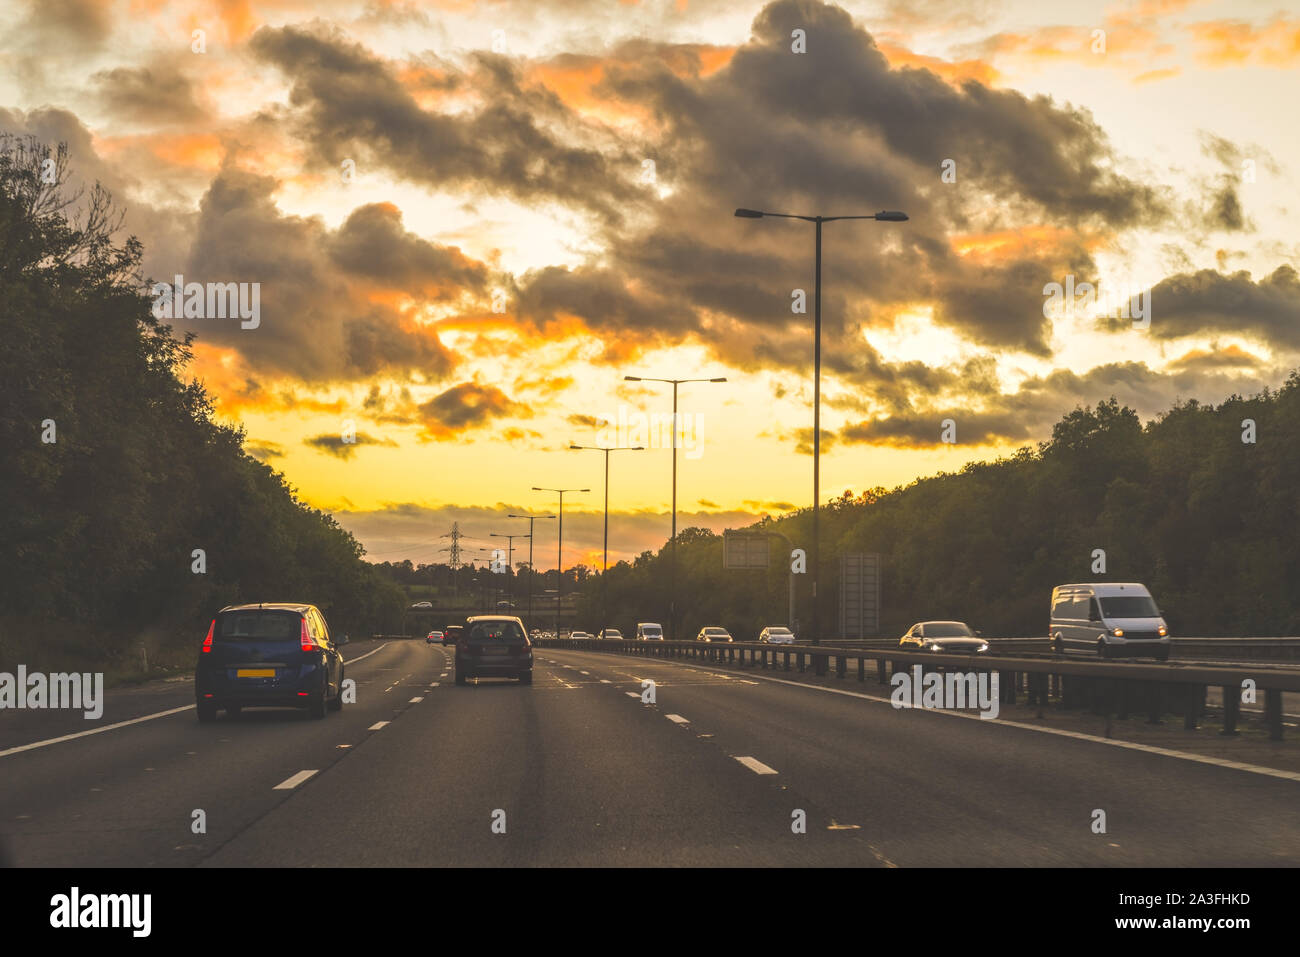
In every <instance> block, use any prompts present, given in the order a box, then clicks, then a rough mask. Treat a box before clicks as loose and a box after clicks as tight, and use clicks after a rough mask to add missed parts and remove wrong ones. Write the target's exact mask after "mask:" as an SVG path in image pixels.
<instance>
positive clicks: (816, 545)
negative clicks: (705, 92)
mask: <svg viewBox="0 0 1300 957" xmlns="http://www.w3.org/2000/svg"><path fill="white" fill-rule="evenodd" d="M736 216H738V217H739V218H741V219H762V218H763V217H765V216H769V217H775V218H777V219H802V220H803V221H804V222H807V223H815V224H816V226H817V254H816V259H817V269H816V274H817V275H816V284H815V287H814V294H813V303H814V305H813V315H814V318H813V534H812V556H811V559H812V573H813V580H812V594H813V637H812V642H813V644H815V645H819V644H821V610H820V609H821V603H820V601H819V600H818V595H817V585H818V582H819V580H820V577H821V565H820V564H819V563H820V559H821V556H820V554H819V553H820V544H821V540H820V530H819V527H818V519H819V515H818V512H819V510H820V503H821V449H822V444H821V437H822V432H821V411H822V405H821V401H822V223H832V222H835V221H837V220H841V219H874V220H876V221H877V222H882V223H905V222H907V214H906V213H900V212H897V211H894V210H882V211H881V212H879V213H875V214H874V215H871V216H795V215H791V214H790V213H767V212H763V211H762V210H757V209H738V210H736ZM823 660H824V659H818V661H819V662H820V661H823Z"/></svg>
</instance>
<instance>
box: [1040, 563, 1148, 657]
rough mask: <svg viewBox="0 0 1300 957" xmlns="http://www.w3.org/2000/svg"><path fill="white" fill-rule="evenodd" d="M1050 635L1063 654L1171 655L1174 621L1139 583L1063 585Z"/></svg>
mask: <svg viewBox="0 0 1300 957" xmlns="http://www.w3.org/2000/svg"><path fill="white" fill-rule="evenodd" d="M1048 637H1049V638H1050V639H1051V641H1052V649H1053V650H1054V651H1055V652H1056V653H1057V654H1067V653H1069V652H1074V653H1084V654H1095V655H1096V656H1097V657H1098V658H1157V659H1159V660H1160V661H1168V660H1169V648H1170V644H1171V643H1170V641H1169V626H1168V625H1167V624H1166V623H1165V620H1164V618H1162V617H1161V615H1160V609H1159V608H1157V607H1156V603H1155V599H1153V598H1152V597H1151V592H1149V591H1147V587H1146V586H1145V585H1142V584H1139V583H1138V582H1124V583H1101V582H1096V583H1092V584H1076V585H1057V586H1056V587H1055V588H1053V589H1052V621H1051V625H1049V626H1048Z"/></svg>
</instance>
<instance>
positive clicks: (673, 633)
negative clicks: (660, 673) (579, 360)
mask: <svg viewBox="0 0 1300 957" xmlns="http://www.w3.org/2000/svg"><path fill="white" fill-rule="evenodd" d="M623 379H624V380H625V381H627V382H667V383H669V384H670V385H672V387H673V535H672V538H670V539H669V540H668V541H669V551H670V556H669V576H670V578H669V585H668V635H669V637H670V638H676V637H677V387H678V386H679V385H682V384H683V383H685V382H726V381H727V377H726V376H717V377H715V378H712V379H652V378H650V377H648V376H639V375H625V376H623Z"/></svg>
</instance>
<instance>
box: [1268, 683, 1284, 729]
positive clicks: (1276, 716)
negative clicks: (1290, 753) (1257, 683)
mask: <svg viewBox="0 0 1300 957" xmlns="http://www.w3.org/2000/svg"><path fill="white" fill-rule="evenodd" d="M1264 718H1265V720H1267V721H1268V739H1269V740H1270V741H1281V740H1282V692H1281V691H1278V690H1277V689H1276V688H1269V689H1267V690H1265V692H1264Z"/></svg>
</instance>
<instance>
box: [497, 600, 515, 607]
mask: <svg viewBox="0 0 1300 957" xmlns="http://www.w3.org/2000/svg"><path fill="white" fill-rule="evenodd" d="M497 607H498V608H514V607H515V603H514V602H512V601H499V602H497Z"/></svg>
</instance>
